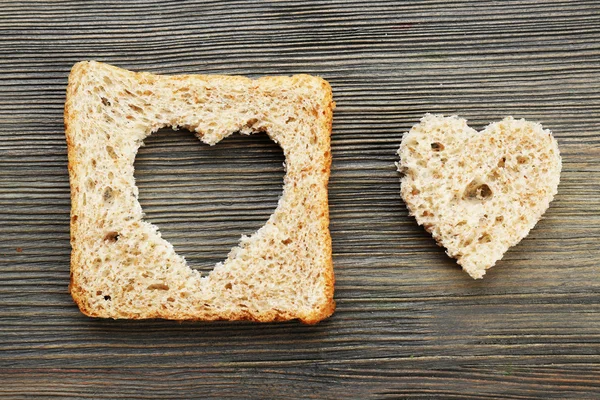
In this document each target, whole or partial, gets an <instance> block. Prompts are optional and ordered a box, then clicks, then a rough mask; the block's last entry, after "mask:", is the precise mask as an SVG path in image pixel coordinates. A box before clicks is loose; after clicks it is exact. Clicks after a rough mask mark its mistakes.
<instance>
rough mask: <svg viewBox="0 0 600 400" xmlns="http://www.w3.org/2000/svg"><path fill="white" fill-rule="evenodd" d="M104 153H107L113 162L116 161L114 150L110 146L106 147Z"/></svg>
mask: <svg viewBox="0 0 600 400" xmlns="http://www.w3.org/2000/svg"><path fill="white" fill-rule="evenodd" d="M106 152H107V153H108V155H109V156H110V158H112V159H113V160H116V159H118V158H119V156H118V155H117V153H116V152H115V148H114V147H112V146H106Z"/></svg>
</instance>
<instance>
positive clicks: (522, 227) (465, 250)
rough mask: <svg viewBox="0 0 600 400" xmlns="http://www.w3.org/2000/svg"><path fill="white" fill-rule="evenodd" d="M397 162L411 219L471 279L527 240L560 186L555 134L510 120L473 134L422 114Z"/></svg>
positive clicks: (457, 121)
mask: <svg viewBox="0 0 600 400" xmlns="http://www.w3.org/2000/svg"><path fill="white" fill-rule="evenodd" d="M398 154H399V155H400V164H399V170H400V172H402V173H403V177H402V179H401V183H402V188H401V194H402V198H403V199H404V201H405V202H406V205H407V207H408V210H409V212H410V214H411V215H414V216H415V218H416V219H417V222H418V223H419V225H423V226H424V227H425V229H426V230H427V231H428V232H430V233H431V234H432V236H433V238H434V239H435V240H436V241H437V243H438V244H439V245H441V246H443V247H445V248H446V250H447V251H446V253H447V254H448V255H449V256H450V257H453V258H456V259H457V261H458V263H459V264H460V265H461V266H462V267H463V269H464V270H465V271H466V272H467V273H469V275H471V276H472V277H473V278H475V279H478V278H482V277H483V275H484V274H485V271H486V269H488V268H491V267H492V266H494V264H495V263H496V262H497V261H498V260H500V259H501V258H502V256H503V255H504V253H505V252H506V250H508V248H509V247H511V246H514V245H516V244H517V243H519V241H521V239H523V238H524V237H525V236H527V234H528V233H529V231H530V230H531V228H533V227H534V226H535V224H536V223H537V222H538V221H539V219H540V218H541V216H542V215H543V214H544V212H545V211H546V209H547V208H548V206H549V204H550V202H551V201H552V199H553V198H554V195H555V194H556V193H557V188H558V183H559V179H560V170H561V158H560V154H559V151H558V144H557V142H556V140H555V139H554V138H553V137H552V133H551V132H550V131H549V130H545V129H543V128H542V126H541V125H540V124H537V123H532V122H528V121H525V120H515V119H513V118H512V117H507V118H505V119H504V120H502V121H500V122H496V123H493V124H490V125H489V126H487V127H486V128H485V129H484V130H483V131H481V132H477V131H476V130H474V129H472V128H470V127H469V126H468V125H467V121H466V120H465V119H462V118H459V117H457V116H451V117H444V116H442V115H431V114H427V115H425V117H424V118H423V119H422V120H421V122H420V123H419V124H417V125H415V126H414V127H413V128H412V129H411V130H410V132H408V133H406V134H405V135H404V137H403V138H402V144H401V146H400V149H399V150H398Z"/></svg>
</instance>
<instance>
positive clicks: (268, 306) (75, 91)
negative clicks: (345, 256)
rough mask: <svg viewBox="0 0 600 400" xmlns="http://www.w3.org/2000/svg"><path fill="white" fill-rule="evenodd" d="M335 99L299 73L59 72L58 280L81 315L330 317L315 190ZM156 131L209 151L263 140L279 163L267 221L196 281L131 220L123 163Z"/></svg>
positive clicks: (129, 174)
mask: <svg viewBox="0 0 600 400" xmlns="http://www.w3.org/2000/svg"><path fill="white" fill-rule="evenodd" d="M333 108H334V103H333V101H332V93H331V87H330V86H329V84H328V83H327V82H326V81H324V80H323V79H321V78H317V77H313V76H309V75H296V76H292V77H265V78H260V79H256V80H251V79H248V78H245V77H238V76H218V75H212V76H208V75H181V76H160V75H153V74H150V73H135V72H130V71H127V70H124V69H120V68H116V67H113V66H110V65H107V64H103V63H98V62H94V61H91V62H80V63H77V64H75V66H74V67H73V69H72V71H71V74H70V76H69V85H68V88H67V100H66V103H65V130H66V137H67V144H68V152H69V174H70V183H71V202H72V208H71V246H72V255H71V284H70V291H71V294H72V296H73V299H74V300H75V302H76V303H77V304H78V305H79V308H80V309H81V311H82V312H83V313H85V314H87V315H89V316H94V317H110V318H134V319H138V318H166V319H176V320H220V319H225V320H254V321H263V322H267V321H279V320H290V319H300V320H301V321H302V322H305V323H316V322H318V321H320V320H322V319H323V318H326V317H328V316H329V315H331V314H332V313H333V311H334V308H335V303H334V301H333V285H334V277H333V267H332V259H331V238H330V234H329V208H328V202H327V184H328V180H329V171H330V164H331V153H330V134H331V122H332V112H333ZM162 127H173V128H174V129H178V128H185V129H189V130H190V131H192V132H195V134H196V135H197V137H198V138H199V139H200V140H202V141H203V142H204V143H207V144H209V145H214V144H216V143H218V142H219V141H220V140H222V139H223V138H225V137H227V136H229V135H231V134H232V133H234V132H241V133H243V134H251V133H254V132H259V131H264V132H267V134H268V135H269V136H270V138H271V139H272V140H273V141H275V142H276V143H278V144H279V145H280V146H281V147H282V149H283V152H284V154H285V157H286V175H285V178H284V187H283V193H282V195H281V198H280V199H279V203H278V206H277V208H276V210H275V212H274V213H273V214H272V215H271V217H270V218H269V220H268V221H267V223H266V224H265V225H264V226H263V227H262V228H260V229H259V230H258V231H257V232H256V233H254V234H253V235H251V236H250V237H242V239H241V241H240V243H239V245H238V246H237V247H235V248H233V249H232V250H231V252H230V253H229V255H228V257H227V259H226V260H225V261H223V262H221V263H218V264H217V265H216V266H215V268H214V269H213V271H211V272H210V273H209V274H207V275H202V274H201V273H200V272H199V271H197V270H194V269H192V268H190V267H189V266H188V265H187V264H186V261H185V260H184V258H183V257H181V256H180V255H178V254H176V253H175V251H174V249H173V246H172V245H171V244H170V243H169V242H167V241H166V240H164V239H163V238H161V235H160V232H159V231H158V228H157V227H156V226H154V225H153V224H151V223H148V222H146V221H144V220H143V211H142V208H141V206H140V203H139V202H138V189H137V187H136V185H135V180H134V174H133V172H134V167H133V164H134V160H135V156H136V153H137V151H138V149H139V148H140V146H142V145H143V143H144V139H145V138H146V137H147V136H148V135H150V134H151V133H152V132H155V131H157V130H158V129H160V128H162Z"/></svg>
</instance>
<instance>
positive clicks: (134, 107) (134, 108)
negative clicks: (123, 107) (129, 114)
mask: <svg viewBox="0 0 600 400" xmlns="http://www.w3.org/2000/svg"><path fill="white" fill-rule="evenodd" d="M129 108H131V109H132V110H133V111H135V112H136V113H141V112H142V111H144V110H143V109H142V108H141V107H138V106H136V105H135V104H130V105H129Z"/></svg>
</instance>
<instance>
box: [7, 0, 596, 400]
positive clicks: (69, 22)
mask: <svg viewBox="0 0 600 400" xmlns="http://www.w3.org/2000/svg"><path fill="white" fill-rule="evenodd" d="M89 59H95V60H99V61H104V62H108V63H112V64H114V65H117V66H120V67H124V68H129V69H133V70H146V71H152V72H155V73H165V74H176V73H203V74H211V73H219V74H242V75H248V76H251V77H257V76H262V75H272V74H286V75H287V74H294V73H309V74H316V75H320V76H323V77H324V78H325V79H327V80H328V81H329V82H330V83H331V85H332V87H333V91H334V97H335V100H336V101H337V105H338V107H337V109H336V111H335V114H334V125H333V135H332V152H333V165H332V174H331V181H330V207H331V233H332V237H333V259H334V265H335V273H336V279H337V282H336V294H335V297H336V300H337V304H338V307H337V311H336V313H335V314H334V315H333V316H332V317H331V318H330V319H328V320H326V321H324V322H322V323H320V324H318V325H316V326H303V325H301V324H299V323H297V322H290V323H276V324H265V325H260V324H254V323H228V322H218V323H177V322H170V321H141V322H139V321H138V322H132V321H112V320H94V319H90V318H87V317H85V316H84V315H82V314H81V313H80V312H79V311H78V309H77V307H76V306H75V305H74V304H73V302H72V300H71V297H70V296H69V293H68V289H67V285H68V280H69V252H70V246H69V208H70V203H69V183H68V175H67V155H66V143H65V139H64V130H63V105H64V100H65V87H66V83H67V76H68V73H69V70H70V68H71V66H72V65H73V64H74V63H75V62H77V61H80V60H89ZM426 112H434V113H444V114H455V113H457V114H459V115H461V116H463V117H466V118H467V119H469V121H470V123H471V124H472V126H473V127H475V128H478V129H480V128H482V127H483V126H485V125H486V124H487V123H489V122H492V121H497V120H498V119H500V118H502V117H504V116H506V115H513V116H515V117H524V118H527V119H531V120H534V121H540V122H541V123H543V125H544V126H545V127H546V128H549V129H551V130H552V131H553V132H554V134H555V136H556V138H557V140H558V142H559V146H560V149H561V152H562V156H563V172H562V176H561V185H560V187H559V193H558V196H557V197H556V199H555V201H554V202H553V203H552V205H551V207H550V209H549V210H548V212H547V213H546V214H545V216H544V218H543V219H542V220H541V221H540V222H539V224H538V225H537V227H536V228H535V229H534V230H533V231H532V232H531V233H530V235H529V237H527V238H526V239H525V240H523V242H521V244H519V245H518V246H517V247H515V248H513V249H511V250H510V251H509V252H508V253H507V254H506V256H505V257H504V259H503V260H502V261H501V262H499V263H498V265H497V266H496V267H495V268H493V269H492V270H490V271H489V273H488V274H487V275H486V277H485V279H483V280H479V281H474V280H472V279H471V278H469V276H468V275H467V274H465V273H463V272H462V271H461V270H460V269H459V268H458V267H457V266H456V264H455V263H454V262H453V261H452V260H450V259H449V258H447V257H446V256H445V254H444V252H443V250H442V249H441V248H439V247H437V246H436V245H435V243H434V241H433V240H432V239H431V237H429V235H428V234H427V233H426V232H425V231H424V230H423V229H422V228H420V227H418V226H417V224H416V223H415V221H414V219H413V218H411V217H409V216H408V214H407V210H406V207H405V205H404V204H403V202H402V201H401V199H400V196H399V176H398V173H397V172H396V168H395V165H394V162H395V161H397V156H396V154H395V152H396V150H397V148H398V146H399V144H400V140H401V137H402V133H403V132H405V131H407V130H408V129H410V127H411V126H412V125H413V124H415V123H416V122H418V120H419V119H420V118H421V117H422V116H423V114H425V113H426ZM599 117H600V3H599V2H597V1H546V2H541V1H537V0H525V1H511V2H497V1H473V2H459V1H441V0H440V1H435V0H433V1H412V2H394V1H389V2H384V1H377V2H367V1H360V0H351V1H337V0H334V1H321V2H316V1H315V2H308V1H303V2H292V1H275V2H261V1H254V2H245V1H233V2H222V1H208V2H197V1H190V2H187V1H186V2H179V1H175V0H171V1H158V0H145V1H139V0H136V1H129V2H118V1H106V2H104V1H102V2H100V1H98V2H86V1H75V0H68V1H47V2H44V1H31V2H16V1H15V2H12V1H4V0H2V1H0V396H1V397H2V398H15V399H18V398H45V397H48V398H50V397H52V398H95V399H100V398H106V399H116V398H143V399H159V398H161V399H162V398H170V399H175V398H177V399H191V398H214V399H223V398H257V399H258V398H288V399H296V398H317V399H321V398H322V399H345V398H349V399H350V398H351V399H366V398H400V399H423V398H432V399H437V398H448V399H500V398H508V399H530V398H545V399H547V398H556V399H567V398H569V399H593V398H596V399H597V398H600V252H599V249H600V243H599V240H600V133H599V132H600V119H599ZM282 162H283V155H282V152H281V150H280V148H279V147H278V146H277V145H275V144H274V143H272V142H271V141H270V140H269V139H268V138H267V136H266V135H264V134H258V135H255V136H251V137H240V136H239V135H235V136H233V137H231V138H229V139H227V140H225V141H224V142H222V143H220V144H219V145H218V146H215V147H208V146H206V145H203V144H201V143H200V142H199V141H198V140H196V139H195V138H194V137H193V136H192V135H191V134H190V133H189V132H187V131H177V132H175V131H172V130H162V131H160V132H158V133H157V134H155V135H153V136H152V137H150V138H149V139H148V140H147V142H146V147H144V148H142V150H141V151H140V153H139V155H138V157H137V160H136V178H137V180H138V183H139V187H140V192H141V195H140V197H141V203H142V206H143V207H144V209H145V211H146V213H147V218H148V220H150V221H151V222H154V223H156V224H157V225H158V226H159V227H160V228H161V231H162V232H163V234H164V236H165V237H166V238H167V239H168V240H170V241H171V242H172V243H173V244H174V246H175V248H176V250H177V251H178V252H180V253H181V254H182V255H184V256H186V257H187V258H188V260H189V261H190V263H191V264H192V265H193V266H194V267H195V268H199V269H201V270H203V271H208V270H210V269H211V266H212V265H214V263H215V262H217V261H220V260H222V259H224V258H225V256H226V254H227V252H228V251H229V249H230V248H231V247H232V246H233V245H235V244H236V242H237V240H238V239H239V237H240V235H241V234H250V233H252V232H253V231H254V230H255V229H257V228H258V227H260V226H261V225H262V224H263V223H264V222H265V221H266V220H267V218H268V216H269V215H270V213H271V212H272V211H273V210H274V208H275V205H276V202H277V198H278V196H279V194H280V191H281V183H282V178H283V168H282Z"/></svg>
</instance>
